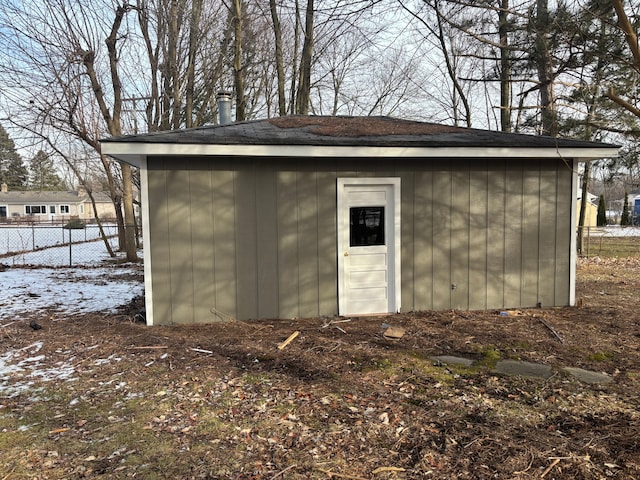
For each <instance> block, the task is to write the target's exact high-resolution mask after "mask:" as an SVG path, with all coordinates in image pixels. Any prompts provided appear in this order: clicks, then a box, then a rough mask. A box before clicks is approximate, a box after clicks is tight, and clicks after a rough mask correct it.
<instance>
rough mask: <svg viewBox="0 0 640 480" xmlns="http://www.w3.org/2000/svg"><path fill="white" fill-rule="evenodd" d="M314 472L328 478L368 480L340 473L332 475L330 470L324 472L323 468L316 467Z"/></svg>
mask: <svg viewBox="0 0 640 480" xmlns="http://www.w3.org/2000/svg"><path fill="white" fill-rule="evenodd" d="M316 470H319V471H320V472H322V473H325V474H327V475H329V478H331V477H336V478H347V479H349V480H369V479H368V478H363V477H354V476H353V475H344V474H342V473H333V472H332V471H331V470H325V469H323V468H318V467H316Z"/></svg>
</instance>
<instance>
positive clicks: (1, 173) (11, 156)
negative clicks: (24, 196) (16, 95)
mask: <svg viewBox="0 0 640 480" xmlns="http://www.w3.org/2000/svg"><path fill="white" fill-rule="evenodd" d="M28 178H29V173H28V172H27V168H26V167H25V166H24V163H23V162H22V158H20V155H19V154H18V152H17V151H16V145H15V143H14V142H13V140H11V139H10V138H9V134H8V133H7V131H6V130H5V129H4V127H2V125H0V183H6V184H7V186H8V187H9V190H24V189H25V188H26V186H27V180H28Z"/></svg>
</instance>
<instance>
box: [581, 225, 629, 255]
mask: <svg viewBox="0 0 640 480" xmlns="http://www.w3.org/2000/svg"><path fill="white" fill-rule="evenodd" d="M580 255H581V256H582V257H607V258H610V257H619V258H622V257H640V227H637V226H633V227H620V226H605V227H583V230H582V248H581V250H580Z"/></svg>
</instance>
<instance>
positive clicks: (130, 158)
mask: <svg viewBox="0 0 640 480" xmlns="http://www.w3.org/2000/svg"><path fill="white" fill-rule="evenodd" d="M102 153H104V154H106V155H110V156H112V157H116V158H118V159H119V160H122V161H124V162H127V163H130V164H131V165H134V166H136V167H139V165H140V164H141V163H142V161H143V158H144V157H145V156H205V155H206V156H252V157H416V158H438V157H440V158H457V157H460V158H469V157H472V158H579V159H580V161H588V160H596V159H600V158H608V157H617V156H618V148H616V147H608V146H607V147H566V148H565V147H558V148H555V147H538V148H534V147H526V148H518V147H375V146H366V145H362V146H320V145H211V144H184V143H137V142H131V143H125V142H104V143H102Z"/></svg>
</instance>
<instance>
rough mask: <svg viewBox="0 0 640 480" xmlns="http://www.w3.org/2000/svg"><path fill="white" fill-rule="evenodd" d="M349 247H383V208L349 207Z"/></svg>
mask: <svg viewBox="0 0 640 480" xmlns="http://www.w3.org/2000/svg"><path fill="white" fill-rule="evenodd" d="M349 217H350V224H351V225H350V231H349V233H350V235H349V237H350V245H351V246H352V247H367V246H370V245H384V207H351V208H350V209H349Z"/></svg>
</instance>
